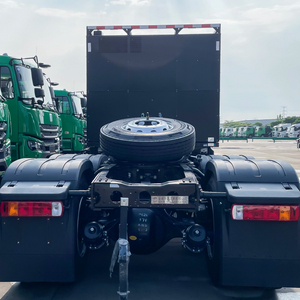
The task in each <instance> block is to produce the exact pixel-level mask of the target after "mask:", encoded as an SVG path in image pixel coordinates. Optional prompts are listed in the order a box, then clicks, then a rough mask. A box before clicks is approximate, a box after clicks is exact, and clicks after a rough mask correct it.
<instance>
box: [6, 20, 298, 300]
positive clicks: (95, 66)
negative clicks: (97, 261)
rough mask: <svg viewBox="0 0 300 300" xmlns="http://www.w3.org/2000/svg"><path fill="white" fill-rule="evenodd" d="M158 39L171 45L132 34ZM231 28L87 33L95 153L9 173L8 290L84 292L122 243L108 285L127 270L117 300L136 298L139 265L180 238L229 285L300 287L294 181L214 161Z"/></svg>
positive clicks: (272, 166) (239, 163) (271, 165)
mask: <svg viewBox="0 0 300 300" xmlns="http://www.w3.org/2000/svg"><path fill="white" fill-rule="evenodd" d="M153 28H155V29H160V28H166V29H169V30H170V34H168V35H159V34H155V35H138V34H137V35H131V32H132V31H133V30H136V31H138V29H149V31H150V29H153ZM220 29H221V26H220V25H219V24H203V25H166V26H153V25H151V26H92V27H87V47H86V49H87V92H88V116H87V118H88V146H89V147H90V152H91V154H80V155H75V154H73V155H72V154H65V155H60V154H56V155H52V156H51V157H50V158H49V159H21V160H18V161H15V162H13V163H12V164H11V165H10V166H9V168H8V169H7V171H6V172H5V174H4V177H3V179H2V186H1V189H0V199H1V205H0V213H1V217H0V218H1V222H0V224H1V227H0V230H1V234H0V262H1V268H0V281H21V282H22V281H23V282H24V281H25V282H32V281H41V282H45V281H54V282H60V281H61V282H63V281H74V280H75V274H76V270H78V267H79V266H80V262H81V261H82V257H83V256H84V255H85V253H86V252H87V251H91V250H94V251H99V255H101V248H102V247H103V246H105V245H107V243H108V241H109V240H110V241H113V242H115V249H114V251H113V253H112V260H111V266H110V273H112V272H113V270H114V265H115V263H116V262H118V263H119V281H120V286H119V295H120V298H121V299H127V298H128V293H129V292H128V264H129V259H130V258H131V259H135V254H149V253H152V252H155V251H157V250H158V249H160V248H161V247H163V245H164V244H166V243H167V242H168V241H169V240H170V239H172V238H181V241H182V246H183V247H185V248H186V249H187V250H189V251H191V252H192V253H194V254H197V253H200V252H201V251H205V253H206V258H207V266H208V271H209V274H210V276H211V279H212V281H213V282H214V283H215V284H217V285H223V286H251V287H265V288H278V287H281V286H293V287H297V286H300V272H299V269H300V243H299V236H300V223H299V204H300V191H299V180H298V176H297V174H296V172H295V170H294V169H293V168H292V167H291V166H290V165H289V164H288V163H286V162H284V161H274V160H258V159H257V160H256V159H254V158H253V157H251V156H246V155H233V156H221V155H220V156H216V155H213V153H212V152H213V151H212V149H211V147H216V146H218V143H219V104H220V103H219V96H220V94H219V93H220ZM106 30H116V31H121V30H124V31H125V32H126V33H127V35H102V31H106ZM195 30H200V31H201V30H207V31H208V32H207V33H203V34H197V32H196V34H190V33H192V32H193V31H195ZM137 33H138V32H137ZM99 129H100V132H99ZM278 233H280V234H278ZM129 244H130V252H131V253H132V255H131V256H130V252H129ZM194 257H195V261H197V259H199V258H198V257H197V255H195V256H194ZM174 263H176V261H174ZM287 268H288V271H287ZM131 293H134V290H131ZM199 295H201V290H199Z"/></svg>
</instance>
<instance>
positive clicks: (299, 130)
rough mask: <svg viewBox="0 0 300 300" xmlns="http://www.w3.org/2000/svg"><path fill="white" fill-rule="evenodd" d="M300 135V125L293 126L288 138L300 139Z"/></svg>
mask: <svg viewBox="0 0 300 300" xmlns="http://www.w3.org/2000/svg"><path fill="white" fill-rule="evenodd" d="M299 133H300V123H297V124H293V125H292V126H291V127H290V130H289V133H288V137H290V138H294V137H299Z"/></svg>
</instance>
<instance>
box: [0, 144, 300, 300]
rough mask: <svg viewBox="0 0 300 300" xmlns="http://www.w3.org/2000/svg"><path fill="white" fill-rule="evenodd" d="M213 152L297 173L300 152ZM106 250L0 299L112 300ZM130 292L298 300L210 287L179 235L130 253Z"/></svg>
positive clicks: (149, 296) (133, 299)
mask: <svg viewBox="0 0 300 300" xmlns="http://www.w3.org/2000/svg"><path fill="white" fill-rule="evenodd" d="M215 154H224V155H232V154H244V155H252V156H254V157H255V158H256V159H280V160H285V161H288V162H289V163H291V164H292V165H293V166H294V168H295V169H296V170H297V172H298V174H299V177H300V151H299V150H298V149H296V143H295V142H294V141H280V142H276V143H273V141H271V140H264V141H255V142H251V141H250V140H249V142H248V143H246V142H245V141H239V142H238V141H230V142H227V141H225V142H224V143H222V142H221V144H220V148H219V149H216V150H215ZM111 253H112V245H111V246H110V247H108V248H103V249H101V250H100V251H96V252H90V253H89V255H88V257H87V263H86V268H85V270H84V272H83V273H82V277H81V278H80V279H79V280H78V282H76V283H72V284H20V283H15V284H14V285H13V286H11V283H0V297H1V296H3V295H4V294H5V295H4V296H3V297H2V299H3V300H31V299H39V300H50V299H51V300H69V299H72V300H79V299H84V300H94V299H95V300H96V299H97V300H102V299H103V300H104V299H105V300H111V299H112V300H113V299H118V295H117V294H116V291H117V289H118V274H117V267H116V270H115V273H114V274H113V278H112V279H110V278H109V274H108V268H109V264H110V258H111ZM45 271H46V270H45ZM299 272H300V270H299ZM7 291H8V292H7ZM130 291H131V294H130V295H129V299H130V300H137V299H138V300H154V299H155V300H160V299H172V300H177V299H178V300H179V299H185V300H194V299H195V300H196V299H197V300H201V299H205V300H206V299H208V300H221V299H242V298H246V299H272V300H300V289H291V288H289V289H285V288H284V289H280V290H276V291H275V292H268V291H262V290H258V289H217V288H215V287H214V286H213V285H212V284H211V282H210V279H209V277H208V274H207V270H206V263H205V256H204V253H201V254H199V255H197V254H193V253H190V252H188V251H187V250H185V249H183V248H182V247H181V246H180V239H176V240H173V241H172V242H170V243H169V244H167V245H166V246H165V247H163V248H162V249H160V250H159V251H158V252H156V253H154V254H151V255H146V256H139V255H133V256H132V257H131V261H130Z"/></svg>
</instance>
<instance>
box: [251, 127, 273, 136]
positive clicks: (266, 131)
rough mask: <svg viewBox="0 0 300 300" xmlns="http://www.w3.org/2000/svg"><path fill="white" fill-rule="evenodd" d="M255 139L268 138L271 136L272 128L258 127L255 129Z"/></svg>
mask: <svg viewBox="0 0 300 300" xmlns="http://www.w3.org/2000/svg"><path fill="white" fill-rule="evenodd" d="M254 136H256V137H268V136H272V128H271V127H270V126H258V127H256V128H255V134H254Z"/></svg>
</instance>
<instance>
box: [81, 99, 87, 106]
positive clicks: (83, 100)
mask: <svg viewBox="0 0 300 300" xmlns="http://www.w3.org/2000/svg"><path fill="white" fill-rule="evenodd" d="M80 100H81V107H87V100H86V98H80Z"/></svg>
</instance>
